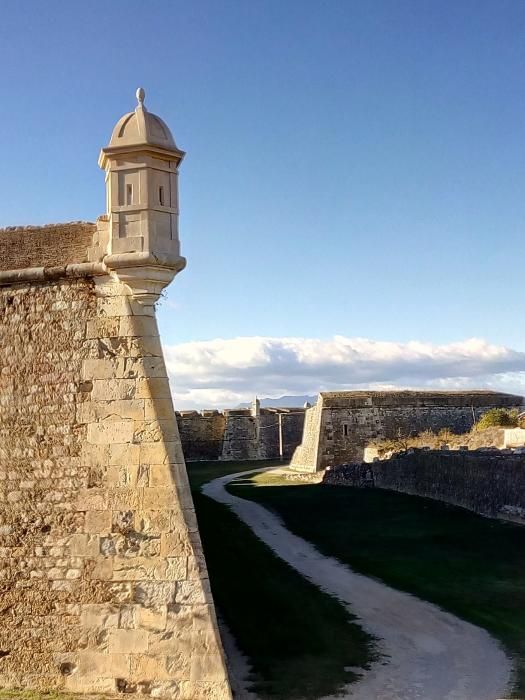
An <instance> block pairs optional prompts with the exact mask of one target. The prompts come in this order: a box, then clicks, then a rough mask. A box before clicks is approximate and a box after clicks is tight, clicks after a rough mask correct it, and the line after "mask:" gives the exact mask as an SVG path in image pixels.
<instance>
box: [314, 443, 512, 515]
mask: <svg viewBox="0 0 525 700" xmlns="http://www.w3.org/2000/svg"><path fill="white" fill-rule="evenodd" d="M323 483H325V484H331V485H337V486H358V487H359V486H366V487H368V488H369V487H371V486H374V487H376V488H382V489H389V490H391V491H400V492H402V493H407V494H411V495H415V496H424V497H426V498H433V499H435V500H438V501H443V502H445V503H451V504H453V505H456V506H461V507H462V508H467V509H469V510H472V511H474V512H475V513H479V514H481V515H486V516H489V517H492V518H501V519H503V520H511V521H513V522H518V523H522V524H525V455H524V454H519V453H512V452H510V451H509V452H506V451H503V452H502V451H499V450H490V449H488V450H483V449H481V450H476V451H467V450H428V449H424V450H416V449H412V450H409V451H408V452H406V453H402V454H398V455H394V456H393V457H392V458H391V459H386V460H379V461H375V462H373V463H366V464H349V465H345V466H340V467H333V468H331V469H328V470H327V471H326V472H325V474H324V476H323Z"/></svg>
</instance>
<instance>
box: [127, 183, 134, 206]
mask: <svg viewBox="0 0 525 700" xmlns="http://www.w3.org/2000/svg"><path fill="white" fill-rule="evenodd" d="M126 204H133V185H126Z"/></svg>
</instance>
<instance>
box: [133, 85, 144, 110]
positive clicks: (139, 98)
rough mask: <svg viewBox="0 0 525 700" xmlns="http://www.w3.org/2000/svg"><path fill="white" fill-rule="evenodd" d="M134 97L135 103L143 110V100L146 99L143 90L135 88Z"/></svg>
mask: <svg viewBox="0 0 525 700" xmlns="http://www.w3.org/2000/svg"><path fill="white" fill-rule="evenodd" d="M135 95H136V96H137V102H138V103H139V107H143V108H144V98H145V97H146V92H145V90H144V88H141V87H139V88H137V92H136V93H135Z"/></svg>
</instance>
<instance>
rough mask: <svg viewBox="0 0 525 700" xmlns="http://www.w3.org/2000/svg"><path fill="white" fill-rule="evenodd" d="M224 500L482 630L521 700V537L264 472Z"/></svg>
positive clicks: (521, 530)
mask: <svg viewBox="0 0 525 700" xmlns="http://www.w3.org/2000/svg"><path fill="white" fill-rule="evenodd" d="M250 466H251V468H253V467H254V466H255V465H254V464H253V463H252V464H251V465H246V469H249V468H250ZM255 487H256V488H255ZM277 487H278V488H277ZM228 490H230V491H231V492H232V493H234V494H235V495H237V496H240V497H242V498H247V499H251V500H254V501H256V502H258V503H260V504H261V505H264V506H265V507H267V508H268V509H270V510H272V511H273V512H275V513H277V514H278V515H279V516H280V517H281V518H282V520H283V521H284V523H285V524H286V526H287V527H288V528H289V529H290V530H291V531H292V532H294V533H295V534H297V535H299V536H300V537H303V538H304V539H306V540H308V541H309V542H312V543H313V544H315V545H316V546H317V547H318V549H319V550H320V551H321V552H322V553H324V554H327V555H330V556H335V557H337V558H338V559H339V560H340V561H342V562H344V563H346V564H348V565H349V566H351V567H352V568H353V569H354V570H355V571H358V572H360V573H363V574H366V575H368V576H373V577H375V578H378V579H381V580H382V581H384V582H385V583H387V584H388V585H390V586H392V587H394V588H398V589H401V590H404V591H408V592H410V593H413V594H415V595H417V596H419V597H420V598H422V599H424V600H427V601H430V602H432V603H436V604H437V605H439V606H441V607H442V608H443V609H445V610H448V611H449V612H452V613H454V614H456V615H457V616H458V617H461V618H463V619H464V620H468V621H469V622H472V623H474V624H476V625H479V626H480V627H483V628H485V629H486V630H488V631H489V632H490V633H491V634H492V635H493V636H494V637H496V638H497V639H499V640H500V641H501V642H502V643H503V644H504V645H505V647H506V649H507V651H508V652H509V654H510V655H512V657H513V659H514V660H515V663H516V667H517V670H518V676H517V678H516V687H515V696H516V697H520V698H523V697H525V527H523V526H520V525H514V524H511V523H505V522H502V521H498V520H492V519H488V518H483V517H481V516H478V515H476V514H474V513H471V512H469V511H467V510H464V509H461V508H456V507H454V506H449V505H446V504H443V503H439V502H437V501H432V500H430V499H426V498H420V497H417V496H408V495H404V494H400V493H395V492H392V491H385V490H380V489H356V488H351V487H343V486H322V485H320V484H319V485H316V484H308V485H304V484H301V485H295V484H291V483H290V482H289V481H285V480H284V479H283V478H282V477H279V476H275V475H272V473H271V472H269V473H268V472H267V473H263V474H258V475H255V476H252V477H251V478H249V479H248V480H247V479H242V480H239V482H237V483H236V482H232V483H231V484H230V485H229V486H228Z"/></svg>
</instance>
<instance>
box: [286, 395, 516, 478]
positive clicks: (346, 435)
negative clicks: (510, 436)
mask: <svg viewBox="0 0 525 700" xmlns="http://www.w3.org/2000/svg"><path fill="white" fill-rule="evenodd" d="M522 402H523V398H522V397H520V396H513V395H511V394H501V393H497V392H489V391H478V392H475V391H473V392H410V391H406V392H403V391H392V392H322V393H321V394H320V395H319V399H318V401H317V404H316V406H314V407H313V408H311V409H309V410H308V411H307V415H306V420H305V430H304V433H303V441H302V443H301V445H300V447H298V448H297V450H296V451H295V453H294V456H293V458H292V462H291V466H292V467H293V468H294V469H297V470H302V471H320V470H323V469H325V468H326V467H327V466H331V465H337V464H343V463H345V462H361V461H363V459H364V451H365V448H366V446H367V445H368V444H370V442H372V441H374V440H378V439H379V440H382V439H393V438H396V437H408V436H410V435H416V434H418V433H420V432H422V431H424V430H432V431H434V432H437V431H439V430H441V429H443V428H448V429H449V430H451V431H452V432H454V433H458V434H460V433H464V432H467V431H468V430H470V429H471V428H472V425H473V424H474V422H475V421H476V420H478V419H479V417H480V416H481V415H482V414H483V413H484V412H486V411H488V410H490V409H491V408H498V407H507V408H515V407H520V406H521V405H522Z"/></svg>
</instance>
